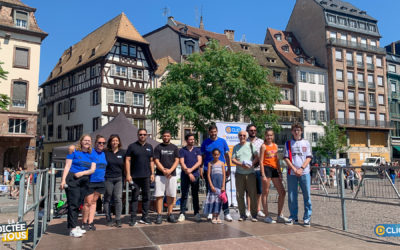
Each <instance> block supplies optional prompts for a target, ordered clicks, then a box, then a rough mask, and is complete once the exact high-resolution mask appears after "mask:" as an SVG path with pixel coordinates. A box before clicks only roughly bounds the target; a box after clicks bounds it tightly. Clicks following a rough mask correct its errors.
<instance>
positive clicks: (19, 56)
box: [14, 47, 29, 68]
mask: <svg viewBox="0 0 400 250" xmlns="http://www.w3.org/2000/svg"><path fill="white" fill-rule="evenodd" d="M14 67H17V68H29V49H26V48H18V47H15V55H14Z"/></svg>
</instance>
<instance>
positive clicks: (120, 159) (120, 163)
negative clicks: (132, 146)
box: [104, 149, 125, 178]
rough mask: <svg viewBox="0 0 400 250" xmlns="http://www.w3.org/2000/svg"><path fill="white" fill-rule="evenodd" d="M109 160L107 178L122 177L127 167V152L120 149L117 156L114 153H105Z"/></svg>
mask: <svg viewBox="0 0 400 250" xmlns="http://www.w3.org/2000/svg"><path fill="white" fill-rule="evenodd" d="M104 153H105V155H106V160H107V167H106V175H105V177H106V178H116V177H122V176H123V175H124V167H125V150H123V149H120V150H118V151H117V152H116V153H115V154H114V152H112V151H108V150H107V151H105V152H104Z"/></svg>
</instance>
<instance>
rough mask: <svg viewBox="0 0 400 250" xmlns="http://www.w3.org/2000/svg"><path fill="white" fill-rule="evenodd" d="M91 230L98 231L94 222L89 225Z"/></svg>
mask: <svg viewBox="0 0 400 250" xmlns="http://www.w3.org/2000/svg"><path fill="white" fill-rule="evenodd" d="M89 230H91V231H96V227H95V226H94V223H93V222H92V223H90V224H89Z"/></svg>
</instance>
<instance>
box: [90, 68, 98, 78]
mask: <svg viewBox="0 0 400 250" xmlns="http://www.w3.org/2000/svg"><path fill="white" fill-rule="evenodd" d="M95 76H97V71H96V66H92V67H91V68H90V77H95Z"/></svg>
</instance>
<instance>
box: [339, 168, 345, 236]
mask: <svg viewBox="0 0 400 250" xmlns="http://www.w3.org/2000/svg"><path fill="white" fill-rule="evenodd" d="M339 175H340V176H339V178H340V179H339V180H340V203H341V207H342V226H343V230H344V231H347V218H346V203H345V199H344V198H345V197H344V178H343V168H340V170H339Z"/></svg>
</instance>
